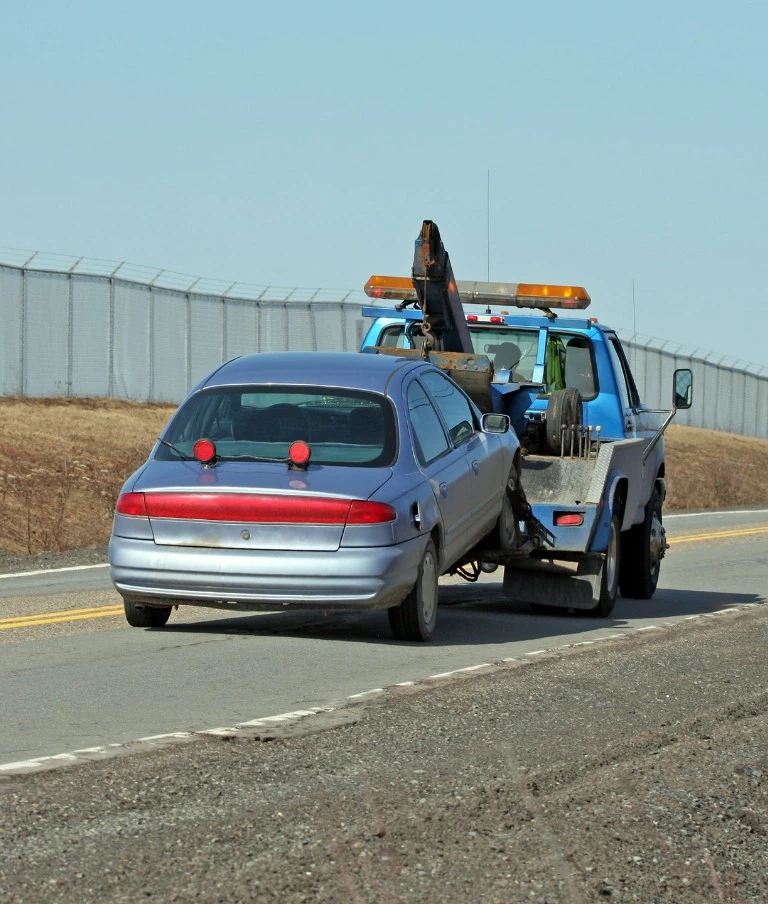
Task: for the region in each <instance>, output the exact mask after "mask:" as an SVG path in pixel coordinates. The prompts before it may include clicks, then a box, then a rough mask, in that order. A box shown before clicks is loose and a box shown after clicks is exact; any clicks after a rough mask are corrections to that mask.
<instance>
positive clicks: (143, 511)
mask: <svg viewBox="0 0 768 904" xmlns="http://www.w3.org/2000/svg"><path fill="white" fill-rule="evenodd" d="M115 511H116V512H117V513H118V514H119V515H133V516H134V517H137V518H146V517H147V505H146V502H145V499H144V494H143V493H123V495H122V496H121V497H120V498H119V499H118V500H117V505H116V506H115Z"/></svg>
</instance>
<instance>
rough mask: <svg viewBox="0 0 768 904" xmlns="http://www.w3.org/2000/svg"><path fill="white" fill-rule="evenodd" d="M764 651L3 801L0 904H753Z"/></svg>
mask: <svg viewBox="0 0 768 904" xmlns="http://www.w3.org/2000/svg"><path fill="white" fill-rule="evenodd" d="M766 641H768V607H758V608H755V609H753V610H750V611H749V612H746V613H744V612H742V613H738V614H729V615H721V616H717V617H712V618H708V619H705V620H700V621H697V622H696V623H693V624H691V625H689V626H686V627H683V628H680V627H678V628H675V629H670V630H668V631H663V632H661V631H660V632H648V633H646V634H640V635H638V634H635V635H633V636H632V637H630V638H627V639H624V640H620V641H612V642H608V643H604V644H600V645H597V646H595V647H594V648H586V649H585V648H580V649H578V650H575V651H571V652H565V653H560V654H556V655H552V656H550V657H542V658H539V659H537V660H534V661H533V662H531V663H529V664H525V665H520V664H514V663H512V664H510V665H509V667H506V668H503V669H501V670H499V671H496V672H494V673H492V674H488V675H479V676H475V677H466V678H462V679H460V680H452V681H449V682H447V683H446V684H445V685H444V686H441V687H433V688H430V689H428V690H426V689H422V688H419V687H418V686H417V687H413V688H400V689H397V691H396V692H390V693H389V694H388V695H387V697H386V698H384V699H377V700H374V701H373V702H369V703H368V704H366V705H361V706H357V707H353V708H350V709H349V710H347V711H346V712H343V713H339V714H337V717H336V721H337V727H335V728H332V729H329V730H325V731H322V732H317V731H314V730H313V721H312V718H310V719H308V720H307V721H306V723H299V725H298V726H295V727H294V728H293V729H291V730H289V731H285V732H281V730H279V729H277V730H274V731H272V732H270V733H269V734H267V735H263V736H261V737H260V738H259V737H253V738H238V739H236V740H224V739H213V738H212V739H210V740H196V741H194V742H189V743H184V744H179V745H175V746H172V747H167V748H163V749H158V750H155V751H152V752H149V753H144V754H141V755H129V756H123V757H119V758H115V759H112V760H105V761H100V762H93V763H89V764H86V765H81V766H76V767H72V768H67V769H61V770H58V771H56V772H49V773H39V774H35V775H26V776H10V777H6V778H5V779H3V780H0V832H1V835H0V899H2V900H3V901H9V902H14V904H21V902H38V901H46V902H75V901H77V902H96V901H105V900H109V901H113V902H135V901H137V900H144V899H150V900H156V901H206V902H216V901H218V902H234V901H252V900H253V901H328V902H331V901H334V902H338V901H354V902H381V901H385V902H411V901H420V902H421V901H423V902H428V901H429V902H432V901H441V902H465V901H467V900H483V901H494V902H495V901H498V902H502V901H503V902H517V901H540V902H544V901H546V902H550V904H553V902H591V901H598V900H617V901H642V902H655V901H670V902H678V901H690V902H712V901H714V902H765V901H766V900H768V879H767V877H768V718H767V714H768V690H767V688H768V681H767V680H766V678H767V676H768V667H767V666H766V658H765V649H766ZM136 690H137V693H155V692H156V689H153V688H152V686H151V676H148V677H147V679H146V684H145V686H143V687H141V686H137V689H136ZM315 718H320V717H315Z"/></svg>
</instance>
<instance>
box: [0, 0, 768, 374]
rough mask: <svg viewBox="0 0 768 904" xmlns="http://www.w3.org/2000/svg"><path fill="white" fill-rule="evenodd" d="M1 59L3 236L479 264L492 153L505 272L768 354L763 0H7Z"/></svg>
mask: <svg viewBox="0 0 768 904" xmlns="http://www.w3.org/2000/svg"><path fill="white" fill-rule="evenodd" d="M0 85H2V103H0V139H1V140H0V164H1V165H2V170H1V172H2V178H1V179H0V245H6V246H11V247H15V248H30V249H41V250H45V251H50V252H59V253H63V254H74V255H86V256H88V257H100V258H109V259H118V260H128V261H131V262H133V263H137V264H147V265H157V266H158V267H165V268H168V269H171V270H177V271H181V272H185V273H191V274H194V275H201V276H205V277H214V278H221V279H229V280H241V281H244V282H252V283H258V284H262V285H263V284H272V285H283V286H301V287H305V286H311V287H321V286H322V287H334V288H335V287H340V288H360V287H361V286H362V284H363V282H364V281H365V279H366V278H367V277H368V276H369V275H370V274H371V273H372V272H392V273H402V274H406V273H407V272H408V268H409V266H410V263H411V259H412V242H413V239H414V238H415V236H416V233H417V231H418V228H419V226H420V224H421V220H422V219H425V218H430V219H434V220H435V221H436V222H437V223H438V225H439V226H440V229H441V232H442V234H443V238H444V240H445V243H446V246H447V248H448V250H449V252H450V254H451V258H452V260H453V264H454V271H455V272H456V274H457V276H458V277H459V278H462V279H484V278H485V277H486V270H487V253H488V247H487V236H486V181H487V173H488V171H489V170H490V174H491V176H490V184H491V204H490V274H491V278H492V279H496V280H509V281H516V280H522V281H542V282H544V281H549V282H569V283H577V284H582V285H584V286H586V287H587V289H588V291H589V292H590V293H591V295H592V298H593V305H592V309H591V312H592V313H594V314H595V315H596V316H599V317H600V319H601V320H604V321H606V322H609V323H611V324H612V325H614V326H618V327H623V328H625V329H629V330H631V329H632V327H633V309H632V280H634V284H635V296H636V328H637V331H638V332H639V333H643V334H648V335H653V336H658V337H661V338H664V339H670V340H673V341H675V342H679V343H686V344H688V345H694V346H700V347H703V348H706V349H712V350H715V351H717V352H720V353H722V354H725V355H729V356H732V357H736V358H742V359H747V360H751V361H754V362H756V363H758V364H759V365H765V366H768V314H766V306H767V305H768V298H766V291H765V285H764V284H765V279H764V275H765V269H766V260H767V258H768V254H767V253H766V241H767V240H768V170H767V160H768V156H767V153H766V149H767V148H768V114H767V113H766V110H768V4H767V3H765V2H764V0H754V2H742V0H735V2H731V3H722V2H710V0H697V2H689V0H679V2H675V0H666V2H658V0H649V2H645V3H642V4H640V3H632V4H629V3H620V2H616V0H613V2H590V0H584V2H581V3H574V2H566V0H549V2H548V0H537V2H530V3H515V2H483V0H478V2H474V3H467V2H461V3H454V2H443V3H435V2H429V0H422V2H410V3H405V2H399V0H390V2H387V3H365V2H357V3H351V2H344V0H339V2H336V0H325V2H319V0H317V2H304V0H298V2H292V3H285V2H283V3H274V2H273V3H266V2H258V0H253V2H226V0H223V2H219V3H218V4H213V3H200V2H197V0H187V2H183V3H182V2H179V0H168V2H163V0H155V2H151V3H150V2H146V0H138V2H136V0H134V2H131V3H119V4H118V3H114V2H113V3H108V2H106V3H105V2H103V0H102V2H99V3H96V2H82V3H78V2H70V3H63V2H35V0H29V2H27V3H19V2H13V3H11V2H8V0H0ZM745 327H746V328H745Z"/></svg>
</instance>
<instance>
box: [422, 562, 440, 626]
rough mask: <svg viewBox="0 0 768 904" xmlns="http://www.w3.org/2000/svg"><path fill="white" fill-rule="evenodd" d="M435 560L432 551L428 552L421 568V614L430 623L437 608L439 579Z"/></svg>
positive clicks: (426, 622) (425, 621)
mask: <svg viewBox="0 0 768 904" xmlns="http://www.w3.org/2000/svg"><path fill="white" fill-rule="evenodd" d="M435 577H436V570H435V560H434V558H433V557H432V553H431V552H428V553H427V554H426V556H425V557H424V565H423V567H422V569H421V614H422V615H423V617H424V623H425V624H427V625H429V624H431V623H432V619H433V617H434V615H435V610H436V609H437V581H436V580H435Z"/></svg>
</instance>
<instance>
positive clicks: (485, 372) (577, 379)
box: [363, 220, 692, 617]
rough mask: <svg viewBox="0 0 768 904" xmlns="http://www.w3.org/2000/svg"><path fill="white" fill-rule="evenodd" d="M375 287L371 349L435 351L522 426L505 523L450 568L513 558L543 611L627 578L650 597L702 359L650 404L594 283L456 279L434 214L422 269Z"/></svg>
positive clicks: (482, 404) (512, 594)
mask: <svg viewBox="0 0 768 904" xmlns="http://www.w3.org/2000/svg"><path fill="white" fill-rule="evenodd" d="M365 291H366V294H368V296H369V297H371V298H373V299H376V301H377V304H376V305H370V306H366V307H364V308H363V314H364V315H365V316H367V317H373V318H374V321H373V324H372V325H371V327H370V328H369V329H368V331H367V333H366V336H365V338H364V340H363V350H364V351H369V352H372V351H375V352H377V353H380V354H396V355H406V356H419V357H423V358H428V359H429V360H430V361H431V362H432V363H433V364H436V365H437V366H438V367H441V368H442V369H443V370H445V371H446V372H447V373H448V374H449V375H450V376H451V377H452V378H453V379H454V380H455V381H456V382H457V383H458V384H459V385H460V386H461V387H462V388H463V389H464V391H465V392H466V393H467V394H468V395H469V396H470V398H472V400H473V401H474V402H475V403H476V404H477V405H478V407H479V408H480V410H481V411H482V412H484V413H487V412H494V413H496V414H498V415H500V416H501V417H502V418H503V421H504V423H505V424H506V423H508V429H514V430H515V432H516V433H517V436H518V437H519V439H520V443H521V456H520V458H519V460H518V461H517V462H516V465H515V473H512V474H510V476H509V480H508V484H507V491H508V492H507V496H508V503H509V504H508V506H506V507H505V512H504V513H503V519H502V520H503V521H504V524H503V525H502V526H501V527H500V529H498V530H496V531H494V533H493V534H492V535H489V537H488V538H486V540H485V541H484V542H483V543H482V544H481V545H480V547H478V548H475V549H474V550H472V551H471V553H470V554H468V556H467V557H466V559H465V560H464V561H462V562H460V563H458V564H457V566H454V569H453V571H454V572H457V573H459V574H461V575H462V576H463V577H465V578H466V579H468V580H477V577H478V576H479V574H480V573H481V572H483V571H485V572H491V571H494V570H495V569H496V568H498V567H499V566H503V567H504V584H503V587H504V593H505V594H506V596H507V597H508V598H510V599H512V600H516V601H522V602H527V603H529V604H530V605H531V606H532V607H533V608H534V610H536V611H557V610H558V609H581V610H588V611H590V612H591V613H592V614H594V615H597V616H602V617H607V616H609V615H610V614H611V612H612V611H613V608H614V605H615V602H616V597H617V593H618V591H619V589H620V591H621V594H622V595H623V596H625V597H634V598H638V599H649V598H650V597H651V596H652V595H653V593H654V592H655V590H656V585H657V582H658V578H659V571H660V567H661V561H662V559H663V558H664V554H665V552H666V549H667V548H668V547H667V542H666V535H665V531H664V526H663V515H662V511H663V504H664V498H665V495H666V480H665V478H666V468H665V461H664V438H663V434H664V430H665V429H666V427H667V425H668V424H669V423H670V421H671V420H672V418H673V417H674V414H675V411H676V410H677V409H678V408H687V407H690V404H691V390H692V383H691V372H690V371H689V370H678V371H675V373H674V377H673V386H671V387H670V389H671V392H672V405H671V408H670V409H665V410H663V411H660V410H652V409H649V408H647V407H646V406H645V405H643V403H642V401H641V399H640V396H639V393H638V391H637V386H636V384H635V381H634V378H633V376H632V371H631V369H630V366H629V361H628V359H627V356H626V354H625V352H624V350H623V348H622V345H621V342H620V341H619V338H618V336H617V335H616V332H615V331H614V330H613V329H611V328H610V327H608V326H605V325H604V324H601V323H599V322H598V321H597V319H596V318H588V317H586V315H584V314H582V313H581V312H582V311H584V310H585V309H586V307H587V306H588V305H589V303H590V298H589V295H588V294H587V292H586V291H585V290H584V289H583V288H581V287H579V286H555V285H548V284H525V283H490V282H466V281H465V282H462V281H458V280H456V279H455V278H454V276H453V272H452V269H451V264H450V259H449V257H448V254H447V252H446V250H445V247H444V245H443V243H442V240H441V238H440V233H439V230H438V228H437V226H436V224H434V223H433V222H432V221H430V220H425V221H424V223H423V225H422V229H421V232H420V234H419V236H418V237H417V239H416V246H415V253H414V262H413V268H412V275H411V277H410V278H408V277H390V276H372V277H371V279H370V280H369V281H368V283H367V284H366V286H365ZM388 301H389V302H396V304H394V305H393V306H392V307H390V308H386V307H383V306H382V305H383V303H386V302H388ZM511 308H516V309H518V310H517V311H516V312H515V313H510V310H509V309H511ZM522 309H527V313H524V312H523V310H522ZM575 315H576V316H575Z"/></svg>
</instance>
